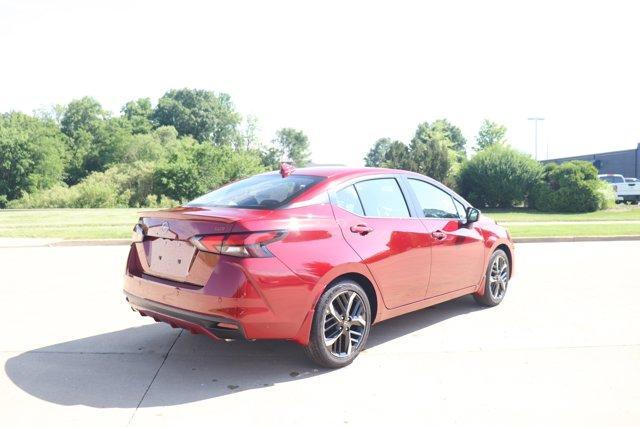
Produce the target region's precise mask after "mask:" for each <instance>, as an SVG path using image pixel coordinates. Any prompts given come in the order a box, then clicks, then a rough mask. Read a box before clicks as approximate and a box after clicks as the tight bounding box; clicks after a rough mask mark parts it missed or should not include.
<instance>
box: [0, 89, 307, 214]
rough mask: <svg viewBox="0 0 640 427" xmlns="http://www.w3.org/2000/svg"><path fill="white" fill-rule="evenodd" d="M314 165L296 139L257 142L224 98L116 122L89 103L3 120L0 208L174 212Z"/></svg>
mask: <svg viewBox="0 0 640 427" xmlns="http://www.w3.org/2000/svg"><path fill="white" fill-rule="evenodd" d="M309 157H310V149H309V140H308V138H307V136H306V135H305V134H304V133H303V132H302V131H300V130H296V129H292V128H282V129H280V130H279V131H277V133H276V135H275V136H274V138H273V140H272V141H270V142H268V143H261V142H260V141H258V137H257V135H256V119H255V118H254V117H251V116H249V117H246V118H244V119H243V117H242V116H241V114H240V113H239V112H238V111H236V109H235V107H234V104H233V102H232V101H231V97H230V96H229V95H227V94H224V93H215V92H212V91H207V90H198V89H173V90H169V91H167V92H166V93H165V94H164V95H163V96H162V97H161V98H160V99H159V100H158V102H157V105H156V106H155V107H154V106H153V105H152V102H151V100H150V99H149V98H142V99H137V100H132V101H130V102H127V103H126V104H125V105H124V106H123V107H122V109H121V111H120V114H118V115H113V114H111V113H109V112H108V111H106V110H105V109H104V108H103V107H102V106H101V105H100V103H99V102H98V101H97V100H95V99H93V98H91V97H84V98H81V99H76V100H73V101H71V102H70V103H69V104H68V105H64V106H55V107H53V108H51V109H49V110H47V111H39V112H37V113H34V114H32V115H27V114H24V113H20V112H9V113H5V114H2V115H0V207H5V206H8V207H15V208H29V207H123V206H134V207H144V206H168V205H173V204H177V203H178V202H181V201H184V200H188V199H191V198H194V197H196V196H198V195H200V194H203V193H205V192H206V191H209V190H210V189H212V188H216V187H219V186H220V185H223V184H225V183H227V182H229V181H232V180H235V179H239V178H242V177H245V176H249V175H253V174H255V173H259V172H263V171H266V170H271V169H275V168H277V167H278V165H279V162H280V161H281V160H288V161H293V162H294V163H295V164H297V165H299V166H304V165H305V164H307V163H308V162H309Z"/></svg>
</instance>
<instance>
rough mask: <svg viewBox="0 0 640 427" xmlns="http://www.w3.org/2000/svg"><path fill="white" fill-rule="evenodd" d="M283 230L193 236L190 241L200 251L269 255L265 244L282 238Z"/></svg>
mask: <svg viewBox="0 0 640 427" xmlns="http://www.w3.org/2000/svg"><path fill="white" fill-rule="evenodd" d="M285 235H286V231H284V230H273V231H257V232H253V233H232V234H210V235H202V236H194V237H192V238H191V243H193V245H194V246H195V247H197V248H198V249H199V250H201V251H205V252H211V253H214V254H221V255H230V256H235V257H244V258H249V257H255V258H265V257H271V256H273V254H272V253H271V252H270V251H269V249H268V248H267V246H268V245H269V244H271V243H274V242H277V241H278V240H282V239H283V238H284V236H285Z"/></svg>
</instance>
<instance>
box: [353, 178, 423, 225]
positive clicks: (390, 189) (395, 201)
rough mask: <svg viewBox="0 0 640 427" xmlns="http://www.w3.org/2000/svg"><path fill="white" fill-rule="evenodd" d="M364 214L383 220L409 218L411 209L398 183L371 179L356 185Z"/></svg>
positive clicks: (393, 180) (389, 179) (388, 179)
mask: <svg viewBox="0 0 640 427" xmlns="http://www.w3.org/2000/svg"><path fill="white" fill-rule="evenodd" d="M355 187H356V190H357V191H358V195H359V196H360V200H361V201H362V207H363V208H364V214H365V215H366V216H372V217H382V218H408V217H409V216H410V215H409V208H407V202H405V200H404V196H403V195H402V191H401V190H400V186H399V185H398V181H396V180H395V179H394V178H380V179H371V180H369V181H362V182H358V183H357V184H355Z"/></svg>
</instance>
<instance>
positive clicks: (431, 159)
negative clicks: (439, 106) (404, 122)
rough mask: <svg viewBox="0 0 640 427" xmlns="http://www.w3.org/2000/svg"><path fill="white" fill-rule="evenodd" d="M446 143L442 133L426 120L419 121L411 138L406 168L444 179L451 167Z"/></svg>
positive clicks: (440, 179) (439, 179)
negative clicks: (436, 130) (423, 121)
mask: <svg viewBox="0 0 640 427" xmlns="http://www.w3.org/2000/svg"><path fill="white" fill-rule="evenodd" d="M447 144H448V142H447V141H446V140H444V139H443V133H441V132H440V131H438V132H435V131H434V128H433V127H432V126H429V124H428V123H426V122H425V123H421V124H420V125H418V128H417V129H416V133H415V135H414V137H413V139H412V140H411V145H410V147H409V159H408V161H407V163H406V166H407V169H409V170H412V171H414V172H418V173H421V174H424V175H427V176H430V177H431V178H433V179H436V180H438V181H444V180H445V178H446V177H447V175H448V174H449V169H450V167H451V158H450V155H449V151H450V148H449V147H448V145H447Z"/></svg>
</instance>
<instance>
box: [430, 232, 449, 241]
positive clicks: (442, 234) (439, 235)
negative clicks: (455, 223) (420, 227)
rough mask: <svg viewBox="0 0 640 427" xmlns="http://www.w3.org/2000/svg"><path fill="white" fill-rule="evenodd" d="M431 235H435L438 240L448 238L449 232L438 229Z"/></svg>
mask: <svg viewBox="0 0 640 427" xmlns="http://www.w3.org/2000/svg"><path fill="white" fill-rule="evenodd" d="M431 237H433V238H434V239H436V240H444V239H446V238H447V233H445V232H444V231H442V230H436V231H434V232H433V233H431Z"/></svg>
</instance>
